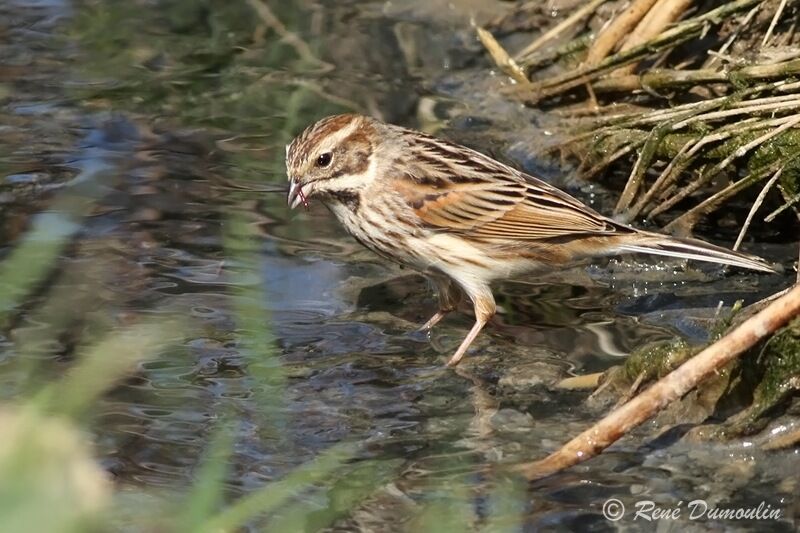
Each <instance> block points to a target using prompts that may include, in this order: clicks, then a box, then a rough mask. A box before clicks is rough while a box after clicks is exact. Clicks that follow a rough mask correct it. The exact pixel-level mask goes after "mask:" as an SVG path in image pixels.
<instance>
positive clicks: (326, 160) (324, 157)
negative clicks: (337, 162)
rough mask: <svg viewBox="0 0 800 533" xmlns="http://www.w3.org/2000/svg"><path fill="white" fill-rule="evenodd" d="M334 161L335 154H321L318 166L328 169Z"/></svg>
mask: <svg viewBox="0 0 800 533" xmlns="http://www.w3.org/2000/svg"><path fill="white" fill-rule="evenodd" d="M332 159H333V154H332V153H331V152H325V153H323V154H320V155H319V157H318V158H317V166H318V167H327V166H328V165H330V164H331V160H332Z"/></svg>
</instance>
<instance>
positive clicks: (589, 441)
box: [514, 284, 800, 480]
mask: <svg viewBox="0 0 800 533" xmlns="http://www.w3.org/2000/svg"><path fill="white" fill-rule="evenodd" d="M798 315H800V284H798V285H795V286H794V288H792V289H791V290H789V291H788V292H787V293H786V294H785V295H784V296H782V297H780V298H778V299H777V300H775V301H774V302H772V303H771V304H770V305H768V306H767V307H766V308H764V309H763V310H761V311H760V312H759V313H757V314H756V315H754V316H752V317H750V318H749V319H747V320H745V321H744V322H743V323H741V324H740V325H739V326H737V327H736V328H735V329H734V330H732V331H730V332H729V333H728V334H726V335H725V336H724V337H722V338H721V339H719V340H718V341H717V342H715V343H714V344H712V345H711V346H708V347H707V348H705V349H704V350H702V351H701V352H700V353H698V354H697V355H695V356H694V357H692V358H691V359H689V360H688V361H686V362H685V363H684V364H683V365H681V366H679V367H678V368H677V369H675V370H673V371H672V372H670V373H669V374H667V375H666V376H664V377H663V378H662V379H660V380H658V381H657V382H656V383H655V384H653V385H652V386H651V387H650V388H649V389H647V390H645V391H644V392H642V393H641V394H639V395H638V396H636V397H635V398H633V399H632V400H631V401H629V402H628V403H626V404H625V405H623V406H622V407H620V408H618V409H615V410H614V411H612V412H611V413H610V414H608V415H607V416H606V417H605V418H603V419H602V420H600V421H599V422H597V423H596V424H594V425H593V426H592V427H590V428H589V429H587V430H586V431H584V432H583V433H581V434H580V435H578V436H577V437H575V438H574V439H572V440H571V441H569V442H568V443H566V444H565V445H564V446H562V447H561V448H560V449H559V450H557V451H556V452H554V453H552V454H550V455H549V456H547V457H546V458H544V459H542V460H539V461H535V462H532V463H525V464H521V465H518V466H516V467H515V468H514V470H516V471H518V472H520V473H522V474H523V475H524V476H525V477H527V478H528V479H529V480H534V479H540V478H543V477H546V476H549V475H552V474H554V473H556V472H559V471H560V470H563V469H565V468H568V467H570V466H573V465H576V464H578V463H580V462H583V461H586V460H587V459H591V458H592V457H595V456H596V455H598V454H600V453H601V452H602V451H603V450H605V449H606V448H608V447H609V446H610V445H611V444H613V443H614V442H616V441H617V440H618V439H620V438H621V437H623V436H624V435H626V434H627V433H628V432H630V431H631V430H632V429H633V428H635V427H636V426H638V425H639V424H641V423H642V422H644V421H646V420H647V419H649V418H650V417H652V416H653V415H655V414H656V413H657V412H658V411H660V410H661V409H663V408H664V407H665V406H666V405H668V404H669V403H671V402H673V401H675V400H677V399H679V398H681V397H682V396H683V395H684V394H686V393H687V392H689V391H690V390H692V389H693V388H694V387H696V386H697V385H698V384H699V383H701V382H702V381H703V380H705V379H707V378H709V377H710V376H712V375H713V374H715V373H716V372H717V371H719V369H720V368H722V367H723V366H725V365H726V364H727V363H729V362H730V361H732V360H734V359H735V358H736V357H738V356H739V355H741V354H742V353H743V352H745V351H746V350H748V349H749V348H752V347H753V346H755V345H756V344H757V343H759V342H760V341H761V340H762V339H764V338H765V337H767V336H769V335H771V334H772V333H774V332H775V331H777V330H778V329H780V328H781V327H783V326H784V325H786V324H787V323H788V322H789V321H790V320H791V319H793V318H794V317H796V316H798Z"/></svg>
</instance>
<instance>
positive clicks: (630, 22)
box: [585, 0, 657, 66]
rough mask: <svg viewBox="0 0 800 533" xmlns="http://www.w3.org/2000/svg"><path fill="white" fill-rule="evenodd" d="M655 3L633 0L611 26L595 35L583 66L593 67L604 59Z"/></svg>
mask: <svg viewBox="0 0 800 533" xmlns="http://www.w3.org/2000/svg"><path fill="white" fill-rule="evenodd" d="M656 2H657V0H633V2H632V3H631V5H630V6H629V7H628V8H627V9H626V10H625V11H623V12H622V13H620V14H619V15H617V16H616V17H614V20H612V21H611V24H609V25H608V26H606V27H605V29H603V30H602V31H601V32H600V33H599V34H598V35H597V37H596V38H595V40H594V44H592V46H591V48H589V52H588V53H587V54H586V60H585V64H586V65H590V66H593V65H597V64H598V63H599V62H600V61H602V60H603V59H605V58H606V57H607V56H608V53H609V52H610V51H611V50H612V49H613V48H614V47H615V46H616V45H617V44H618V43H620V42H621V41H622V40H623V39H624V38H625V36H626V35H628V34H629V33H630V32H631V30H632V29H633V28H634V27H635V26H636V24H638V23H639V21H640V20H642V18H644V16H645V15H647V13H648V12H649V11H650V8H652V7H653V5H654V4H655V3H656Z"/></svg>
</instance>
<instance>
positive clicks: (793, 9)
mask: <svg viewBox="0 0 800 533" xmlns="http://www.w3.org/2000/svg"><path fill="white" fill-rule="evenodd" d="M530 4H536V3H528V4H523V5H522V6H521V7H520V10H522V11H523V12H524V10H525V9H532V10H534V11H535V10H536V9H537V8H536V7H532V6H531V5H530ZM715 4H716V3H714V2H691V1H685V0H635V1H631V2H629V3H626V2H610V1H608V0H606V1H601V0H590V1H587V2H584V3H581V4H579V5H576V6H574V10H573V11H572V12H571V13H570V14H568V15H567V16H566V18H564V19H563V20H562V21H561V22H560V23H557V24H555V25H554V26H553V27H552V28H551V29H550V30H547V31H545V32H544V33H543V34H542V35H541V36H539V37H538V38H536V39H534V40H533V41H532V42H531V43H530V44H529V45H528V46H526V47H524V48H523V49H522V50H520V52H518V53H517V54H514V55H512V54H510V53H508V52H507V51H506V50H505V49H504V48H503V46H502V45H501V44H500V43H499V42H498V41H497V40H496V39H495V38H494V37H493V35H492V33H490V31H489V30H491V29H492V28H503V33H508V32H509V31H511V30H512V29H513V26H512V27H509V23H508V18H509V17H514V18H516V19H517V20H518V19H519V17H520V16H521V15H520V12H519V11H517V12H514V13H513V14H512V15H509V17H506V19H502V20H497V21H494V22H493V23H492V24H491V25H490V27H489V30H486V29H481V30H479V36H480V38H481V41H482V42H483V43H484V45H485V46H486V48H487V50H488V51H489V52H490V54H491V56H492V58H493V60H494V62H495V63H496V64H497V66H498V67H499V68H500V69H501V70H502V71H503V72H505V73H506V74H508V75H509V76H510V77H511V79H512V80H514V83H512V84H509V85H508V86H507V87H506V88H505V89H504V92H505V93H506V95H507V96H508V97H509V98H513V99H519V100H521V101H523V102H526V103H527V104H530V105H539V106H546V107H549V108H555V112H557V113H560V114H561V115H563V117H564V120H563V124H564V127H565V128H567V129H568V130H569V131H570V132H574V133H573V134H572V135H571V136H570V137H569V138H568V140H567V141H565V142H563V143H561V144H559V145H558V146H555V147H550V148H549V149H550V150H560V151H561V152H562V154H565V155H567V156H573V157H575V158H577V159H578V160H579V171H580V174H581V175H582V176H583V177H584V178H586V179H591V178H595V177H596V176H598V175H599V174H600V173H602V172H605V171H607V170H608V169H610V168H614V167H613V165H614V164H615V163H619V164H620V165H621V166H624V167H626V168H630V169H631V170H630V172H629V175H628V179H627V182H626V184H625V186H624V188H623V190H622V192H621V194H620V196H619V200H618V202H617V206H616V210H615V211H616V212H615V214H616V215H617V216H618V217H619V218H620V219H621V220H625V221H631V220H634V219H637V218H640V217H645V218H647V219H651V220H652V219H656V220H657V221H658V222H663V218H660V219H657V218H656V217H658V216H659V215H662V214H663V213H668V212H669V213H670V214H671V215H672V216H671V217H668V218H671V220H669V221H668V223H667V224H666V229H667V230H668V231H670V232H673V233H683V234H686V233H690V232H691V230H692V228H693V227H694V225H695V224H696V223H697V222H698V221H699V220H700V219H701V218H702V217H704V216H707V215H709V214H711V213H713V212H715V211H717V210H719V209H720V208H721V207H722V206H723V205H725V204H726V202H727V201H729V200H730V199H731V198H733V197H734V196H736V195H737V194H739V193H741V192H742V191H744V190H746V189H748V188H751V187H754V186H756V185H757V184H759V183H762V184H763V183H767V184H769V188H768V189H767V191H766V192H765V194H764V195H763V197H762V200H761V201H762V202H763V201H764V199H765V198H769V199H770V202H768V203H769V204H775V205H772V209H771V211H769V212H766V213H765V219H766V220H771V219H774V218H775V217H776V216H777V215H778V214H780V213H782V212H783V211H786V210H787V209H794V211H795V213H797V210H796V207H797V203H798V201H800V186H799V185H798V181H799V180H798V176H799V175H800V157H799V156H800V81H798V80H800V33H798V32H797V21H798V18H800V2H796V1H795V2H791V1H785V0H783V1H773V0H736V1H733V2H725V3H722V5H719V6H716V5H715ZM538 9H543V8H541V7H539V8H538ZM603 9H604V10H603ZM773 178H774V179H773ZM720 184H722V185H720ZM712 185H715V187H712ZM773 187H775V188H776V190H777V194H772V195H770V196H769V197H767V194H766V193H767V192H769V190H770V189H772V188H773ZM687 199H688V200H692V202H689V203H687V202H685V200H687ZM687 206H688V207H687ZM676 207H680V208H682V209H677V210H676V209H675V208H676ZM675 211H678V213H677V214H675Z"/></svg>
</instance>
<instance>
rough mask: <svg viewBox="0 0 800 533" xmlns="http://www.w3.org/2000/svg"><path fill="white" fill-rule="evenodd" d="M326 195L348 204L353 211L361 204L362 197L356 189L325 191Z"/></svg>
mask: <svg viewBox="0 0 800 533" xmlns="http://www.w3.org/2000/svg"><path fill="white" fill-rule="evenodd" d="M325 195H326V196H328V197H329V198H330V199H331V200H333V201H335V202H339V203H340V204H342V205H345V206H347V208H348V209H350V210H351V211H352V212H353V213H355V212H357V211H358V208H359V207H360V206H361V197H360V196H359V194H358V193H357V192H356V191H354V190H351V189H342V190H339V191H336V190H334V191H325Z"/></svg>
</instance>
